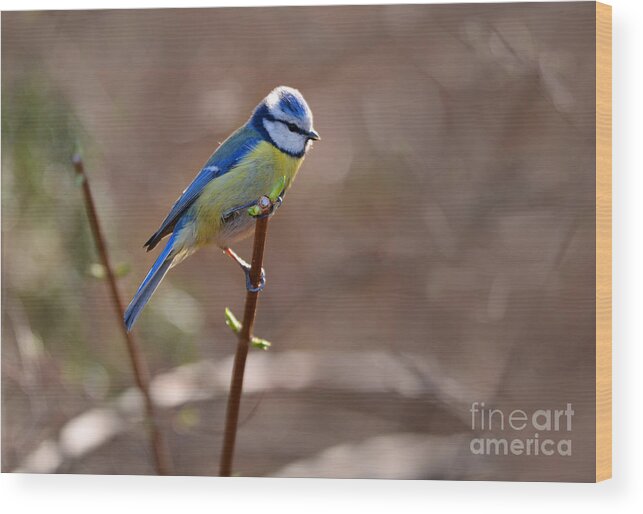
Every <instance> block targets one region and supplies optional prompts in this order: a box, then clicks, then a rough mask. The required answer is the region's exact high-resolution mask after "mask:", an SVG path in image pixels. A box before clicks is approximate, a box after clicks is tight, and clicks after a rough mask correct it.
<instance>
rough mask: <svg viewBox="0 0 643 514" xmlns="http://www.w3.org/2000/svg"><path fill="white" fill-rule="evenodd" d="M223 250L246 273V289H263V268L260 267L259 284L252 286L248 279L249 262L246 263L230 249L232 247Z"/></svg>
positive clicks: (254, 291) (256, 291) (254, 290)
mask: <svg viewBox="0 0 643 514" xmlns="http://www.w3.org/2000/svg"><path fill="white" fill-rule="evenodd" d="M223 251H224V252H225V254H226V255H228V256H229V257H230V258H231V259H232V260H233V261H234V262H236V263H237V264H238V265H239V266H240V267H241V269H242V270H243V272H244V273H245V274H246V289H247V290H248V291H249V292H251V293H258V292H259V291H263V288H264V287H266V273H265V271H264V269H263V268H261V278H260V280H259V285H258V286H257V287H254V286H253V285H252V281H251V280H250V268H251V266H250V264H248V263H247V262H246V261H244V260H243V259H242V258H241V257H239V256H238V255H237V254H236V253H235V252H234V251H233V250H232V248H224V249H223Z"/></svg>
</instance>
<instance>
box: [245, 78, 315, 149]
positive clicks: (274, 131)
mask: <svg viewBox="0 0 643 514" xmlns="http://www.w3.org/2000/svg"><path fill="white" fill-rule="evenodd" d="M251 122H252V124H253V125H254V127H255V128H256V129H257V130H259V132H261V133H262V134H263V135H264V137H266V139H267V140H268V141H270V142H271V143H272V144H273V145H275V146H276V147H277V148H279V149H280V150H281V151H283V152H286V153H287V154H289V155H292V156H295V157H302V156H303V155H304V154H305V153H306V151H308V149H309V148H310V146H311V144H312V143H311V141H316V140H318V139H320V137H319V134H318V133H317V132H316V131H315V129H313V113H312V112H311V110H310V107H308V104H307V103H306V100H304V97H303V96H302V94H301V93H300V92H299V91H297V90H296V89H293V88H291V87H286V86H279V87H277V88H275V89H273V90H272V91H271V92H270V94H269V95H268V96H267V97H266V98H264V99H263V100H262V101H261V103H260V104H259V105H258V106H257V108H256V109H255V111H254V113H253V114H252V118H251Z"/></svg>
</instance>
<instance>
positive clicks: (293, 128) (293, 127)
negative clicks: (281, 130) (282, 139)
mask: <svg viewBox="0 0 643 514" xmlns="http://www.w3.org/2000/svg"><path fill="white" fill-rule="evenodd" d="M266 119H267V120H269V121H276V122H278V123H281V124H283V125H286V127H288V130H290V132H296V133H297V134H301V135H302V136H307V135H308V133H307V132H306V131H305V130H302V129H300V128H299V127H298V126H297V125H295V124H294V123H290V122H288V121H284V120H280V119H278V118H275V117H274V116H272V115H270V114H268V115H267V116H266Z"/></svg>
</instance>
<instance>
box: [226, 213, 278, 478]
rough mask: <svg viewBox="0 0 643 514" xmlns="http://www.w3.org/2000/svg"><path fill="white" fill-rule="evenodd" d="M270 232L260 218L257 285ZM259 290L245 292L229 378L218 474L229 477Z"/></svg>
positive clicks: (255, 271)
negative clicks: (244, 304)
mask: <svg viewBox="0 0 643 514" xmlns="http://www.w3.org/2000/svg"><path fill="white" fill-rule="evenodd" d="M267 232H268V218H267V217H264V218H259V219H257V223H256V227H255V240H254V247H253V250H252V263H251V269H250V281H251V282H252V285H253V287H257V286H258V284H259V282H260V280H261V267H262V265H263V250H264V247H265V245H266V234H267ZM258 297H259V293H258V292H251V291H248V292H247V294H246V306H245V309H244V312H243V325H242V327H241V331H240V332H239V341H238V343H237V352H236V354H235V356H234V365H233V368H232V380H231V382H230V393H229V395H228V406H227V408H226V421H225V431H224V434H223V450H222V452H221V461H220V463H219V475H220V476H222V477H229V476H231V474H232V460H233V458H234V446H235V442H236V439H237V424H238V422H239V407H240V405H241V391H242V389H243V376H244V372H245V368H246V357H247V356H248V348H249V346H250V339H251V337H252V327H253V325H254V322H255V313H256V311H257V300H258Z"/></svg>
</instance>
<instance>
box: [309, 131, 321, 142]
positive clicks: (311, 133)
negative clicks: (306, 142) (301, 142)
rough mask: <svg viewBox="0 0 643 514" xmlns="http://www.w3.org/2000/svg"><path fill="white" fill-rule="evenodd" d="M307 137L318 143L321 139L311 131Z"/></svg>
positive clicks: (315, 132)
mask: <svg viewBox="0 0 643 514" xmlns="http://www.w3.org/2000/svg"><path fill="white" fill-rule="evenodd" d="M307 135H308V139H312V140H313V141H319V140H320V139H321V137H320V136H319V134H318V133H317V131H316V130H311V131H310V132H308V134H307Z"/></svg>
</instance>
